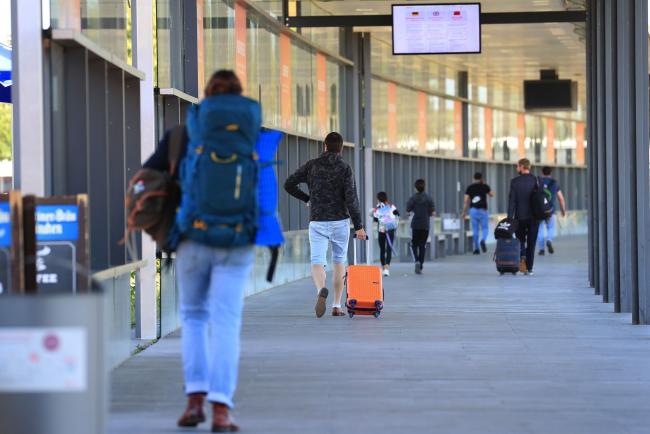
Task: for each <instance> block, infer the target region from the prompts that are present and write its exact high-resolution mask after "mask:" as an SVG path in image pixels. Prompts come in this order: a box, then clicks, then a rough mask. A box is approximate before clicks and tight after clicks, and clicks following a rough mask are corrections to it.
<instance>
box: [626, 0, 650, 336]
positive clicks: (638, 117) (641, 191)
mask: <svg viewBox="0 0 650 434" xmlns="http://www.w3.org/2000/svg"><path fill="white" fill-rule="evenodd" d="M630 14H631V17H632V20H631V22H632V24H633V25H634V41H633V44H634V45H633V49H632V50H633V51H632V57H633V58H634V61H635V62H634V73H633V77H634V94H635V96H636V98H635V99H634V101H633V106H632V113H633V117H634V119H633V122H634V124H635V125H634V126H635V131H634V137H633V140H632V141H631V143H635V144H636V146H635V147H634V148H633V149H631V161H632V165H636V167H635V169H636V177H635V178H634V179H632V182H635V183H636V209H635V210H633V212H635V213H636V234H635V240H636V243H637V250H636V253H637V258H636V272H637V275H636V279H637V285H636V287H635V288H634V289H633V293H632V321H633V322H634V323H643V324H648V323H650V251H649V250H648V249H650V246H649V245H648V243H650V228H648V225H649V224H650V208H649V207H650V192H649V189H650V188H649V185H648V184H649V182H650V170H649V169H648V164H650V161H649V157H648V147H649V138H648V135H649V126H648V115H649V113H650V107H649V102H648V37H647V36H648V34H647V25H648V24H647V20H648V3H647V1H646V0H635V1H634V7H633V10H631V11H630ZM633 217H634V216H633Z"/></svg>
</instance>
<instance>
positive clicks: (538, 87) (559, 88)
mask: <svg viewBox="0 0 650 434" xmlns="http://www.w3.org/2000/svg"><path fill="white" fill-rule="evenodd" d="M524 108H525V109H526V111H573V110H577V109H578V83H577V82H575V81H571V80H526V81H524Z"/></svg>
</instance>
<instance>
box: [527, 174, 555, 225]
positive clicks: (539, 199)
mask: <svg viewBox="0 0 650 434" xmlns="http://www.w3.org/2000/svg"><path fill="white" fill-rule="evenodd" d="M535 181H536V183H535V188H534V189H533V193H532V194H531V196H530V208H531V211H532V214H533V218H534V219H536V220H546V219H549V218H551V216H552V215H553V204H552V203H551V199H550V198H549V196H548V195H547V193H546V191H545V190H544V188H543V187H542V186H540V184H539V178H535Z"/></svg>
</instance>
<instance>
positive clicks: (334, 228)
mask: <svg viewBox="0 0 650 434" xmlns="http://www.w3.org/2000/svg"><path fill="white" fill-rule="evenodd" d="M349 241H350V219H345V220H336V221H331V222H310V223H309V247H310V250H311V264H312V265H322V266H325V265H327V247H328V244H329V243H332V262H333V263H335V264H345V263H346V262H347V261H348V242H349Z"/></svg>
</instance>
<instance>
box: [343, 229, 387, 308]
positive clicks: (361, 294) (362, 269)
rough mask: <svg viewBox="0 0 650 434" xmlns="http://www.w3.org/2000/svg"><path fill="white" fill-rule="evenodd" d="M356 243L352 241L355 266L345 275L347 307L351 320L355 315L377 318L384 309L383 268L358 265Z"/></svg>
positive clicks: (349, 268)
mask: <svg viewBox="0 0 650 434" xmlns="http://www.w3.org/2000/svg"><path fill="white" fill-rule="evenodd" d="M356 241H357V240H356V239H355V240H353V241H352V243H353V245H354V247H353V251H354V255H353V256H354V265H350V266H349V267H348V272H347V274H346V275H345V289H346V291H347V301H346V303H345V307H347V309H348V315H350V318H352V317H353V316H354V315H374V317H375V318H377V317H378V316H379V314H380V313H381V310H382V309H383V308H384V287H383V284H382V280H381V268H380V267H377V266H375V265H357V245H356Z"/></svg>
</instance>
